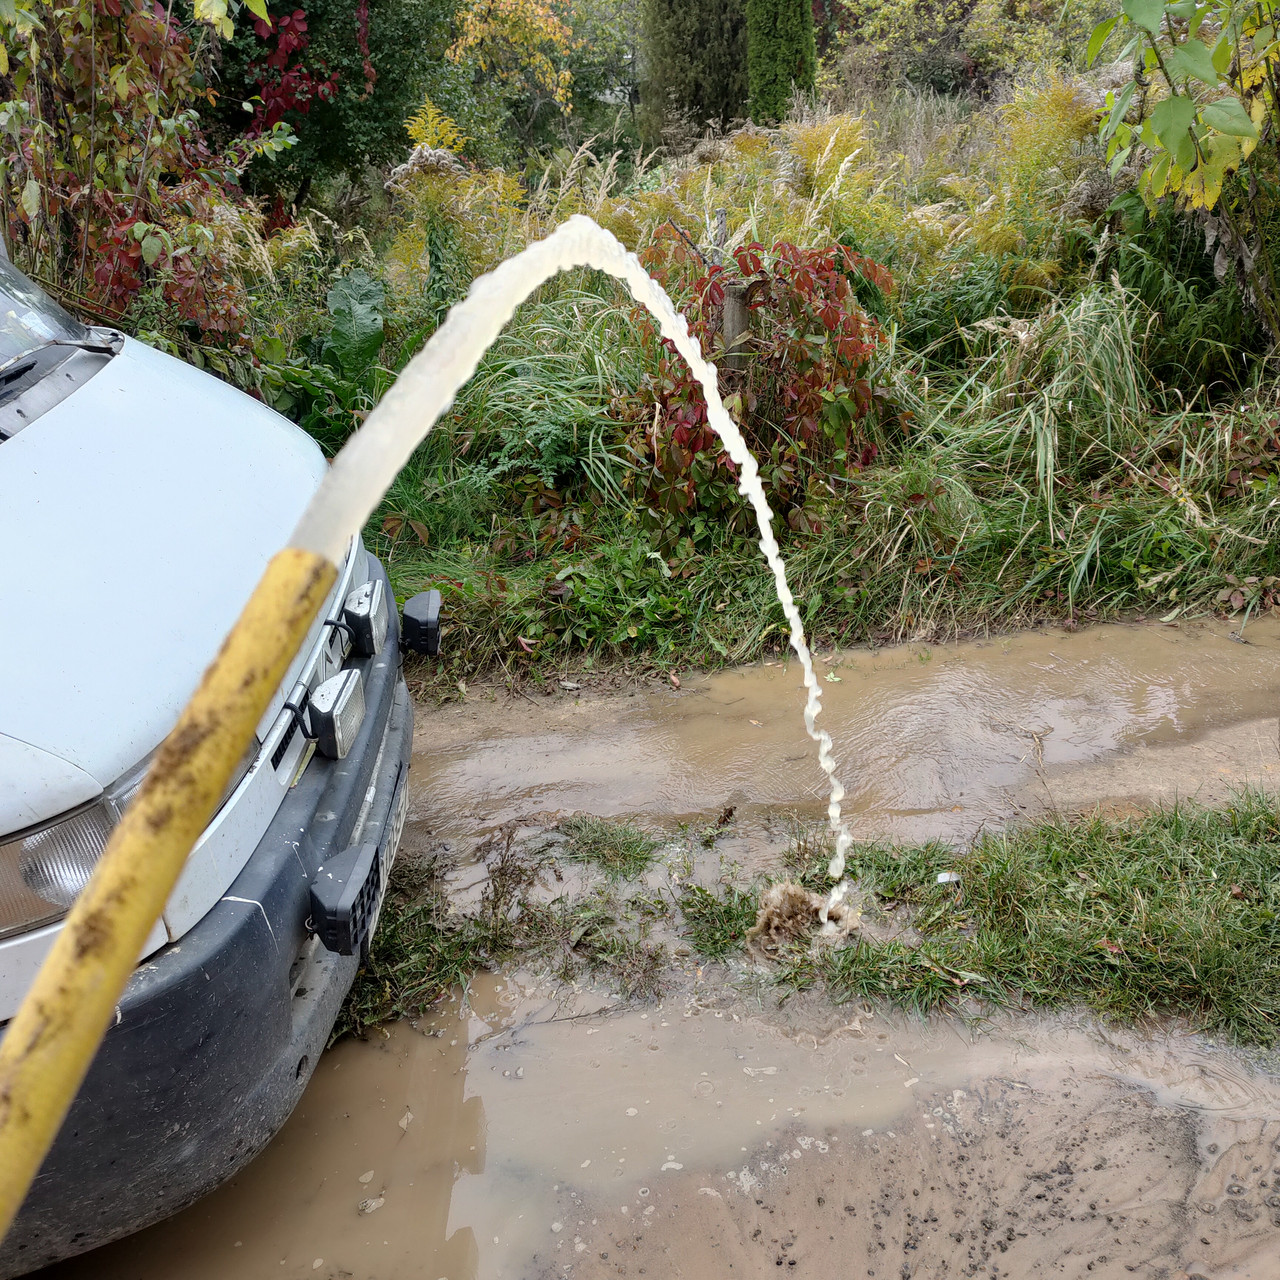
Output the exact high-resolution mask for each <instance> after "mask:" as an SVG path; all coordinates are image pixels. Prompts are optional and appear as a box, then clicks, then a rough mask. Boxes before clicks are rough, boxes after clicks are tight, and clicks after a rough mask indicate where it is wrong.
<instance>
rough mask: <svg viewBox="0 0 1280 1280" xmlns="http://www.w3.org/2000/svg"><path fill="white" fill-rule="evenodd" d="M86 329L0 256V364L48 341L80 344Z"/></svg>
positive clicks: (86, 331) (86, 335) (86, 334)
mask: <svg viewBox="0 0 1280 1280" xmlns="http://www.w3.org/2000/svg"><path fill="white" fill-rule="evenodd" d="M88 336H89V332H88V330H87V329H86V328H85V327H84V325H82V324H81V323H80V322H79V321H78V320H76V319H75V318H74V317H73V316H71V315H70V314H69V313H68V312H66V311H64V310H63V309H62V308H61V307H60V306H58V304H57V303H56V302H54V300H53V299H52V298H50V297H49V296H48V294H46V293H45V292H44V291H43V290H42V289H40V288H38V287H37V286H36V285H34V284H32V283H31V281H30V280H28V279H27V277H26V276H24V275H23V274H22V272H21V271H19V270H18V269H17V268H16V267H15V266H14V265H13V264H12V263H11V262H9V261H7V260H6V259H5V258H3V257H0V365H6V364H8V363H9V361H10V360H13V359H14V358H15V357H17V356H23V355H26V354H27V352H28V351H34V350H35V349H36V348H37V347H43V346H44V345H45V344H46V343H48V342H54V341H59V340H61V341H63V342H83V341H85V339H87V338H88Z"/></svg>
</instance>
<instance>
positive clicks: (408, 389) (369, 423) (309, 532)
mask: <svg viewBox="0 0 1280 1280" xmlns="http://www.w3.org/2000/svg"><path fill="white" fill-rule="evenodd" d="M573 267H592V268H594V269H595V270H597V271H604V272H606V273H607V274H609V275H611V276H613V277H614V278H615V279H617V280H621V281H623V282H624V283H625V284H626V285H627V287H628V288H629V289H630V290H631V295H632V297H634V298H635V300H636V301H637V302H639V303H640V304H641V305H643V306H645V307H647V308H648V310H649V311H650V312H651V313H652V314H653V316H654V318H655V319H656V320H657V322H658V327H659V329H660V330H661V332H662V335H663V337H665V338H667V339H669V340H670V341H671V343H672V344H673V345H674V346H675V348H676V350H677V351H679V352H680V354H681V355H682V356H683V357H684V358H685V360H686V361H688V364H689V367H690V369H691V370H692V371H693V374H694V376H695V377H696V378H697V380H698V381H699V383H701V385H702V390H703V394H704V395H705V396H706V400H707V417H708V420H709V422H710V424H711V426H712V428H713V429H714V430H715V432H716V434H717V435H718V436H719V437H720V439H721V441H722V442H723V444H724V447H725V452H726V453H728V455H729V457H730V458H732V459H733V461H734V463H735V464H736V465H737V467H738V469H739V477H740V478H739V481H738V489H739V492H741V493H742V495H743V497H745V498H746V499H747V500H748V501H749V502H750V503H751V506H752V508H753V509H754V511H755V517H756V523H757V525H758V526H759V528H760V550H761V551H762V552H763V553H764V558H765V560H766V561H767V562H768V564H769V568H770V569H772V570H773V580H774V588H775V590H776V591H777V594H778V600H779V601H780V602H781V604H782V609H783V612H784V613H785V614H786V617H787V621H788V623H789V624H790V627H791V637H790V638H791V647H792V648H793V649H794V650H795V652H796V657H798V658H799V659H800V665H801V666H802V667H803V668H804V687H805V704H804V727H805V731H806V732H807V733H808V735H809V737H810V738H812V739H813V741H814V742H815V743H817V746H818V763H819V764H820V765H821V766H822V770H823V772H824V773H825V774H826V775H827V779H828V783H829V787H830V798H829V801H828V804H827V815H828V818H829V819H830V823H831V830H832V832H833V833H834V834H835V838H836V851H835V856H834V857H833V858H832V860H831V876H832V878H833V879H837V880H838V879H839V878H840V877H841V875H843V873H844V859H845V853H846V851H847V850H848V848H849V845H850V843H851V842H852V837H851V836H850V835H849V832H848V829H847V828H846V826H845V824H844V822H843V821H842V819H841V815H840V802H841V801H842V800H843V799H844V784H843V783H842V782H841V781H840V779H839V777H837V775H836V763H835V759H834V757H833V756H832V753H831V736H830V734H828V733H827V732H826V730H825V729H819V728H818V727H817V716H818V712H819V711H820V710H821V709H822V686H821V685H820V684H819V683H818V677H817V675H816V674H815V672H814V669H813V658H812V656H811V654H810V652H809V645H808V642H807V641H806V639H805V634H804V624H803V622H801V620H800V612H799V610H798V609H797V608H796V604H795V599H794V597H793V596H792V594H791V588H790V587H789V586H788V585H787V571H786V566H785V565H784V564H783V562H782V556H781V554H780V552H779V550H778V540H777V538H776V537H774V533H773V512H772V511H770V509H769V503H768V500H767V499H766V497H765V493H764V487H763V486H762V485H761V483H760V470H759V467H758V466H757V465H756V460H755V458H754V457H753V456H752V454H751V451H750V450H749V449H748V448H747V443H746V441H745V440H744V439H743V437H742V432H741V431H739V430H738V428H737V426H736V424H735V423H734V421H733V419H732V418H730V417H729V414H728V412H727V411H726V410H725V407H724V403H723V402H722V400H721V399H720V391H719V387H718V384H717V380H716V370H715V366H714V365H711V364H708V363H707V361H706V360H704V359H703V358H702V352H701V350H700V349H699V347H698V344H697V343H696V342H694V341H693V339H692V338H691V337H690V336H689V326H688V324H687V322H686V321H685V318H684V316H682V315H681V314H680V313H679V312H678V311H677V310H676V309H675V307H674V306H673V305H672V302H671V299H670V298H669V297H667V294H666V292H665V290H663V288H662V287H661V286H660V285H659V284H658V283H657V281H655V280H654V279H653V278H652V277H651V276H650V275H649V274H648V272H646V271H645V269H644V268H643V267H642V266H641V265H640V262H639V260H638V259H637V258H636V256H635V254H633V253H630V252H629V251H628V250H627V249H626V248H625V246H623V245H622V244H621V243H620V242H619V241H618V240H617V239H616V238H615V237H614V236H612V235H610V234H609V232H607V231H605V230H604V228H603V227H600V226H597V225H596V223H594V222H593V221H592V220H591V219H590V218H587V217H584V216H582V215H577V216H575V217H572V218H570V219H569V220H568V221H567V222H565V223H564V224H563V225H562V226H560V227H558V228H557V229H556V230H555V231H554V232H552V234H551V235H549V236H548V237H547V238H546V239H545V240H541V241H538V242H537V243H536V244H531V245H530V246H529V247H528V248H527V249H525V250H524V251H523V252H521V253H518V254H517V255H516V256H515V257H514V258H508V259H507V261H506V262H503V263H501V264H500V265H499V266H497V267H495V268H494V269H493V270H492V271H491V272H489V273H488V275H484V276H481V277H480V278H479V279H478V280H476V281H475V283H474V284H473V285H472V286H471V290H470V292H469V293H468V294H467V297H466V298H465V299H464V300H463V301H462V302H460V303H458V305H457V306H455V307H454V308H453V309H452V310H451V311H450V312H449V315H448V317H447V318H446V319H445V322H444V323H443V324H442V325H441V326H440V328H439V329H438V330H436V332H435V334H434V336H433V337H432V338H431V340H430V342H428V343H427V345H426V346H425V347H424V348H423V350H422V351H420V352H419V353H418V355H416V356H415V357H414V358H413V360H411V361H410V362H409V364H408V366H407V367H406V368H405V370H404V372H403V373H402V374H401V375H400V377H399V379H398V380H397V381H396V384H395V385H394V386H393V387H392V388H391V389H390V390H389V391H388V392H387V394H386V395H385V396H384V397H383V398H382V401H381V403H379V405H378V407H377V408H376V409H374V411H373V412H372V413H371V414H370V415H369V417H368V418H367V419H366V420H365V423H364V425H363V426H362V427H361V428H360V430H359V431H357V432H356V434H355V435H354V436H352V437H351V439H350V440H348V441H347V443H346V445H345V446H344V447H343V449H342V451H341V452H340V453H339V454H338V456H337V457H336V458H335V459H334V461H333V466H332V467H331V468H330V470H329V473H328V475H326V477H325V479H324V481H323V482H322V483H321V485H320V488H319V489H318V490H317V492H316V494H315V496H314V497H313V498H312V500H311V503H310V505H309V506H308V507H307V509H306V511H305V512H304V513H303V516H302V519H301V520H300V521H299V522H298V527H297V528H296V529H295V530H294V533H293V537H292V539H291V540H290V546H293V547H297V548H299V549H302V550H305V551H311V552H317V553H319V554H320V555H323V556H324V557H325V558H326V559H328V560H329V561H330V562H332V563H335V564H336V563H339V562H340V561H341V559H342V555H343V551H344V549H345V547H346V545H347V543H348V541H349V539H350V538H351V537H353V536H354V535H355V534H356V533H358V532H359V531H360V529H361V528H363V526H364V524H365V521H367V520H368V518H369V517H370V515H372V514H373V510H374V508H375V507H376V506H377V505H378V503H379V502H380V501H381V500H382V495H383V494H384V493H385V492H386V490H387V488H388V487H389V486H390V484H391V482H392V480H394V479H395V477H396V475H397V473H398V472H399V471H400V469H401V468H402V467H403V466H404V465H405V463H406V462H408V460H409V457H410V455H411V454H412V453H413V451H414V449H416V448H417V447H418V445H419V444H420V443H421V441H422V440H423V439H424V438H425V437H426V435H427V434H428V432H430V430H431V428H432V427H433V426H434V425H435V423H436V421H437V420H438V419H439V417H440V415H441V414H442V413H444V412H446V411H447V410H448V408H449V406H450V405H451V404H452V403H453V400H454V397H455V396H456V395H457V393H458V391H459V390H460V389H461V388H462V386H463V384H464V383H465V382H466V381H467V379H468V378H470V377H471V375H472V374H473V373H475V371H476V367H477V366H478V365H479V363H480V360H481V358H482V357H483V355H484V353H485V352H486V351H487V350H488V349H489V347H490V345H491V344H492V343H493V342H494V340H495V339H496V338H497V336H498V334H499V333H500V332H501V331H502V329H503V327H504V326H505V325H506V323H507V321H508V320H510V319H511V317H512V315H513V314H514V313H515V310H516V308H517V307H518V306H519V305H520V304H521V303H522V302H523V301H524V300H525V299H526V298H527V297H529V295H530V294H531V293H533V292H534V290H535V289H537V288H538V287H539V286H540V285H542V284H543V283H545V282H546V281H547V280H549V279H551V277H552V276H554V275H556V274H557V273H558V272H560V271H568V270H570V269H571V268H573Z"/></svg>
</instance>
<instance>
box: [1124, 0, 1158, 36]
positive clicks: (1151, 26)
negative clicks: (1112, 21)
mask: <svg viewBox="0 0 1280 1280" xmlns="http://www.w3.org/2000/svg"><path fill="white" fill-rule="evenodd" d="M1124 11H1125V13H1127V14H1128V15H1129V21H1130V22H1132V23H1133V25H1134V26H1135V27H1141V28H1142V29H1143V30H1144V31H1150V32H1151V34H1152V35H1153V36H1154V35H1159V34H1160V19H1161V18H1162V17H1163V16H1164V0H1124Z"/></svg>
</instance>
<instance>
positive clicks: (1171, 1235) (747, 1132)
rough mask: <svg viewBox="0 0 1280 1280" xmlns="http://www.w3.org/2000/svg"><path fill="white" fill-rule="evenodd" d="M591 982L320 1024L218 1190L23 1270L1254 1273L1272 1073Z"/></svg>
mask: <svg viewBox="0 0 1280 1280" xmlns="http://www.w3.org/2000/svg"><path fill="white" fill-rule="evenodd" d="M594 1003H596V1002H593V1001H592V1000H590V999H586V1000H584V999H582V998H581V997H576V998H575V997H570V998H564V997H563V996H562V997H561V998H555V997H553V996H552V995H550V994H549V993H548V992H547V991H546V990H544V989H542V988H540V987H539V986H538V985H537V984H536V983H532V984H528V983H526V981H525V980H523V979H522V977H521V976H520V975H513V974H506V975H501V976H496V977H495V976H486V977H482V978H479V979H477V980H476V981H474V982H473V983H472V984H471V987H470V988H469V990H468V992H467V993H466V994H465V996H460V995H455V996H453V997H452V998H451V999H450V1000H449V1001H447V1002H446V1003H444V1004H443V1005H442V1006H441V1007H440V1008H439V1009H438V1010H437V1011H436V1012H435V1013H434V1015H433V1016H431V1017H429V1018H426V1019H423V1020H421V1021H419V1022H417V1023H416V1024H415V1025H410V1024H407V1023H406V1024H400V1025H398V1026H396V1027H393V1028H390V1029H388V1031H387V1032H386V1034H385V1035H383V1036H378V1037H375V1038H374V1039H373V1040H372V1041H371V1042H370V1043H368V1044H358V1043H347V1044H345V1045H341V1046H339V1047H338V1048H336V1049H335V1050H333V1051H331V1052H330V1053H329V1054H327V1055H326V1056H325V1058H324V1059H323V1061H322V1062H321V1064H320V1067H319V1070H318V1071H317V1073H316V1076H315V1078H314V1080H313V1081H312V1084H311V1086H310V1088H309V1089H308V1091H307V1094H306V1096H305V1098H304V1099H303V1101H302V1103H301V1105H300V1106H299V1108H298V1111H297V1112H296V1113H295V1115H294V1116H293V1118H292V1119H291V1120H290V1122H289V1124H288V1126H287V1127H286V1128H285V1130H284V1131H283V1133H282V1134H281V1135H280V1136H279V1138H278V1139H277V1140H276V1141H275V1143H274V1144H273V1145H272V1146H271V1147H270V1148H269V1149H268V1150H267V1151H266V1153H265V1154H264V1155H262V1156H261V1157H259V1159H258V1160H257V1162H256V1163H255V1164H254V1165H252V1166H251V1167H250V1168H249V1169H248V1170H247V1171H246V1172H245V1173H243V1174H242V1175H241V1176H240V1177H239V1178H238V1179H237V1180H236V1181H235V1182H234V1183H232V1184H231V1185H229V1186H228V1187H226V1188H224V1189H223V1190H221V1191H219V1192H217V1193H215V1194H214V1195H213V1196H211V1197H210V1198H209V1199H208V1200H206V1201H205V1202H203V1203H202V1204H200V1205H198V1206H196V1207H195V1208H193V1209H190V1210H188V1211H187V1212H186V1213H185V1214H183V1215H181V1216H180V1217H178V1218H176V1219H173V1220H171V1221H170V1222H168V1223H164V1224H162V1225H160V1226H158V1227H155V1228H152V1229H151V1230H150V1231H147V1232H144V1233H143V1234H142V1235H140V1236H138V1237H136V1238H135V1239H133V1240H131V1241H127V1242H124V1243H122V1244H119V1245H115V1246H112V1247H109V1248H107V1249H104V1250H100V1251H99V1252H98V1253H97V1254H96V1255H94V1256H93V1258H92V1259H86V1260H84V1261H82V1262H81V1263H79V1264H73V1265H69V1266H64V1267H62V1268H60V1269H56V1271H51V1272H49V1273H46V1274H48V1275H49V1276H53V1275H54V1274H56V1275H58V1276H59V1277H70V1276H72V1275H78V1276H88V1275H93V1276H95V1277H101V1280H126V1278H131V1280H132V1278H137V1280H161V1278H162V1277H171V1276H177V1275H181V1276H183V1277H184V1280H215V1278H221V1277H226V1276H232V1275H234V1276H237V1277H252V1278H255V1280H256V1278H259V1277H263V1278H265V1277H306V1276H321V1277H326V1278H333V1280H338V1278H341V1277H361V1278H362V1280H363V1278H368V1280H375V1278H377V1280H398V1278H405V1280H408V1278H409V1277H425V1278H427V1280H438V1278H440V1277H447V1278H448V1280H470V1278H472V1277H528V1278H529V1280H533V1278H535V1277H537V1278H539V1280H541V1278H543V1277H547V1278H549V1277H557V1276H576V1277H580V1278H581V1277H606V1276H646V1275H647V1276H653V1277H718V1276H749V1277H759V1276H772V1275H777V1274H779V1270H778V1268H783V1271H782V1274H787V1275H790V1274H796V1275H807V1276H813V1277H824V1278H825V1277H831V1276H836V1275H840V1276H849V1277H853V1276H864V1275H866V1276H881V1277H893V1278H894V1280H899V1278H907V1277H921V1278H923V1277H933V1276H991V1277H995V1276H1008V1277H1025V1276H1042V1275H1043V1276H1050V1275H1052V1276H1072V1277H1080V1278H1081V1280H1083V1278H1084V1277H1085V1276H1103V1277H1116V1278H1117V1280H1118V1278H1119V1277H1122V1276H1131V1275H1137V1276H1141V1277H1147V1278H1149V1280H1155V1278H1156V1277H1174V1276H1179V1277H1181V1276H1184V1275H1186V1274H1197V1273H1198V1274H1202V1275H1205V1276H1213V1277H1225V1276H1232V1277H1239V1278H1240V1280H1244V1278H1245V1277H1248V1278H1250V1280H1253V1278H1255V1277H1256V1278H1257V1280H1263V1278H1264V1277H1266V1278H1270V1277H1274V1276H1275V1275H1276V1274H1277V1267H1280V1207H1277V1206H1280V1089H1278V1088H1277V1086H1276V1084H1275V1082H1267V1081H1266V1080H1265V1079H1264V1078H1262V1077H1256V1076H1254V1075H1252V1074H1251V1073H1250V1072H1249V1070H1248V1069H1247V1068H1246V1067H1244V1066H1242V1065H1240V1064H1238V1063H1236V1062H1235V1061H1234V1060H1232V1059H1230V1058H1228V1057H1225V1056H1222V1055H1220V1054H1217V1053H1215V1052H1214V1051H1213V1050H1212V1048H1210V1047H1209V1046H1206V1045H1205V1044H1204V1043H1202V1042H1200V1041H1197V1040H1195V1039H1193V1038H1191V1037H1178V1036H1164V1037H1159V1038H1143V1037H1140V1036H1136V1035H1132V1034H1127V1033H1126V1034H1119V1033H1111V1034H1104V1033H1102V1032H1100V1031H1098V1030H1097V1029H1096V1028H1089V1027H1087V1026H1082V1025H1074V1024H1073V1023H1071V1022H1070V1021H1066V1020H1054V1021H1039V1022H1037V1023H1035V1024H1031V1023H1028V1022H1026V1021H1025V1020H1024V1021H1018V1022H1014V1023H1008V1024H1003V1025H1001V1026H997V1027H994V1028H988V1029H986V1030H985V1031H983V1032H982V1033H978V1032H975V1031H969V1030H966V1029H965V1028H963V1027H962V1026H960V1025H959V1024H956V1023H952V1022H939V1023H937V1024H933V1025H928V1026H925V1025H921V1024H919V1023H913V1022H909V1021H906V1020H903V1019H899V1018H894V1017H891V1016H886V1015H884V1014H882V1013H879V1012H873V1011H870V1010H868V1009H866V1008H860V1007H856V1006H855V1007H846V1008H843V1009H841V1010H839V1011H833V1010H831V1009H830V1008H823V1007H820V1006H818V1005H817V1004H810V1005H804V1006H803V1007H797V1008H794V1009H790V1010H787V1011H785V1015H784V1014H781V1013H778V1012H776V1011H775V1012H773V1013H763V1012H761V1011H760V1010H754V1011H753V1010H752V1009H751V1007H750V1006H749V1005H748V1004H746V1003H743V1002H741V1001H736V1000H733V999H728V998H725V997H724V995H723V992H720V993H717V992H715V991H714V990H711V989H702V990H699V989H698V988H696V987H695V988H693V989H692V990H690V991H689V992H688V993H686V995H685V996H684V997H683V998H680V999H677V1000H666V1001H664V1002H662V1003H660V1004H658V1005H654V1006H650V1007H649V1008H647V1009H642V1010H635V1009H631V1010H628V1011H624V1012H615V1013H610V1012H609V1010H608V1009H607V1008H603V1009H600V1008H593V1004H594ZM1197 1269H1198V1271H1197Z"/></svg>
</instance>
